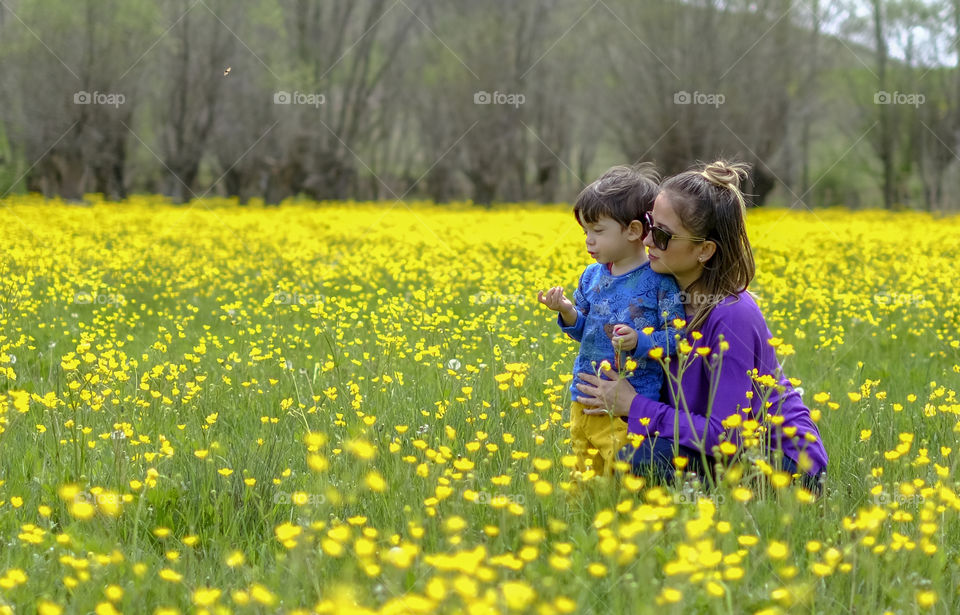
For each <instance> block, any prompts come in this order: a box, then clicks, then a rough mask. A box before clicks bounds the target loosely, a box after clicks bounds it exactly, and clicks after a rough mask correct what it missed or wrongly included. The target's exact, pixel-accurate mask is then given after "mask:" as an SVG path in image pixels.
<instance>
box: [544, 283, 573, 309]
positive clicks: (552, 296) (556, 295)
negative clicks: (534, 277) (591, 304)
mask: <svg viewBox="0 0 960 615" xmlns="http://www.w3.org/2000/svg"><path fill="white" fill-rule="evenodd" d="M537 300H538V301H539V302H540V303H542V304H544V305H545V306H547V307H548V308H550V309H551V310H553V311H554V312H567V313H569V312H570V310H573V309H574V305H573V302H572V301H570V300H569V299H567V298H566V297H565V296H564V294H563V287H562V286H554V287H553V288H551V289H550V290H548V291H547V292H543V291H542V290H541V291H539V292H538V293H537Z"/></svg>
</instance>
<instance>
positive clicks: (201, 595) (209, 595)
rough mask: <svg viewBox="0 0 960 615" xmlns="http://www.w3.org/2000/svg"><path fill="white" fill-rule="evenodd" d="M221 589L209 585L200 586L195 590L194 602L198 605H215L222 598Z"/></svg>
mask: <svg viewBox="0 0 960 615" xmlns="http://www.w3.org/2000/svg"><path fill="white" fill-rule="evenodd" d="M220 593H221V592H220V590H219V589H216V588H209V587H198V588H197V589H195V590H193V603H194V604H195V605H197V606H213V605H214V604H215V603H216V601H217V599H218V598H220Z"/></svg>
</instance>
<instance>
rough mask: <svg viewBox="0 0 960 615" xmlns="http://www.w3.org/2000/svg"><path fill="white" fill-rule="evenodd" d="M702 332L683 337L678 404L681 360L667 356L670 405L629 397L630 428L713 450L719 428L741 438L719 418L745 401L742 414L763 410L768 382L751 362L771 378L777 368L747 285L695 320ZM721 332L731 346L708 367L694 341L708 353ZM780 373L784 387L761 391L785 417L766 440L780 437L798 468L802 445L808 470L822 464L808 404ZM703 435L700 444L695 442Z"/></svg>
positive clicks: (757, 413) (820, 444) (824, 462)
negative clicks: (686, 353)
mask: <svg viewBox="0 0 960 615" xmlns="http://www.w3.org/2000/svg"><path fill="white" fill-rule="evenodd" d="M700 333H702V334H703V337H702V338H701V339H699V340H696V341H694V340H693V339H692V338H690V337H689V336H688V338H687V341H688V342H690V344H691V345H692V346H693V348H694V350H693V351H692V352H691V354H690V357H689V358H688V359H687V361H688V363H687V367H686V370H685V371H684V373H683V377H682V379H681V381H680V395H681V398H682V400H681V401H682V402H683V403H681V404H679V407H680V408H681V410H680V411H679V412H678V411H677V410H676V408H677V407H678V404H677V403H676V391H675V389H676V388H677V387H676V381H677V380H676V379H677V371H678V363H679V362H678V361H677V357H676V356H673V357H671V359H670V372H671V374H672V376H671V378H670V385H669V388H670V398H671V402H672V405H667V404H663V403H660V402H659V401H655V400H651V399H647V398H645V397H642V396H640V395H637V396H636V397H635V398H634V399H633V402H632V404H631V405H630V415H629V417H628V421H627V424H628V429H629V430H630V431H631V432H632V433H639V434H643V435H645V436H653V435H654V434H655V433H656V432H659V437H662V438H667V439H670V440H673V439H674V437H675V434H676V435H677V436H679V437H678V443H679V444H680V445H682V446H687V447H690V448H693V449H696V450H704V451H705V452H706V453H707V455H713V454H714V451H713V447H715V446H717V445H719V443H720V442H721V441H722V440H721V439H720V436H721V434H723V433H724V432H726V433H727V438H726V439H729V440H731V441H733V442H735V443H738V444H739V433H740V430H739V429H731V430H726V429H724V427H723V425H722V424H721V423H722V421H723V420H724V419H726V418H727V417H728V416H730V415H732V414H736V413H737V412H738V410H739V409H740V408H748V407H749V408H751V412H750V413H749V415H748V414H743V413H741V415H740V416H741V418H742V419H744V420H747V419H750V418H755V419H759V418H760V416H761V405H762V404H763V399H764V394H765V392H766V391H767V390H768V388H767V387H764V386H762V385H761V384H759V383H757V382H755V381H754V379H753V378H752V377H751V376H750V374H749V372H751V371H752V370H754V369H756V370H757V375H758V376H763V375H766V374H769V375H772V376H774V378H777V375H778V374H780V371H781V370H780V363H779V361H778V360H777V356H776V351H775V350H774V348H773V347H772V346H771V345H770V344H769V343H767V340H769V339H770V338H771V337H773V336H772V335H771V333H770V329H768V328H767V322H766V320H764V318H763V314H762V313H761V312H760V308H759V307H757V303H756V302H755V301H754V300H753V297H751V296H750V295H749V294H748V293H746V292H742V293H740V294H739V295H738V296H735V297H734V296H731V297H727V298H726V299H724V300H723V301H722V302H721V303H720V304H719V305H717V306H716V307H714V308H713V310H712V311H711V312H710V315H709V316H708V317H707V320H706V322H704V323H703V326H701V327H700ZM721 335H722V336H723V340H724V341H726V342H727V343H728V344H729V345H730V346H729V348H728V349H727V350H726V351H724V352H723V358H722V362H721V365H720V370H719V373H714V372H715V371H716V370H714V369H711V365H712V362H713V361H715V360H716V355H714V354H711V355H710V356H708V357H707V358H704V357H702V356H699V355H698V354H697V353H696V349H697V348H701V347H704V346H706V347H709V348H710V349H711V352H712V353H716V352H718V351H719V350H720V336H721ZM708 361H709V363H708ZM711 380H712V381H713V384H711ZM778 380H779V384H781V385H783V386H785V387H786V388H785V390H784V392H783V393H778V392H777V391H776V390H775V389H774V390H772V392H771V393H770V394H769V397H767V401H768V402H770V403H771V405H770V406H769V409H768V410H767V412H768V414H779V415H782V416H783V419H784V420H783V423H782V425H781V426H780V427H779V428H776V427H773V426H772V425H769V427H773V431H772V434H771V435H772V437H771V446H774V447H776V446H777V445H778V442H779V443H780V444H779V445H780V446H782V450H783V453H784V455H786V456H787V457H789V458H791V459H793V460H794V461H796V462H798V467H801V468H802V467H803V464H801V463H800V457H801V452H805V453H806V456H807V457H808V458H809V461H810V465H809V469H808V472H809V473H810V474H816V473H817V472H819V471H820V470H822V469H824V468H826V466H827V452H826V450H824V448H823V442H822V440H821V438H820V432H819V431H818V430H817V426H816V425H815V424H814V422H813V421H812V420H811V419H810V411H809V410H808V409H807V407H806V406H805V405H804V403H803V399H802V398H801V397H800V393H799V392H797V390H796V389H794V387H793V386H792V385H791V384H790V383H789V381H788V380H787V379H786V378H785V377H782V375H781V376H780V377H779V378H778ZM748 391H753V399H752V400H748V399H747V392H748ZM711 397H712V399H713V401H712V407H713V411H712V412H711V413H710V416H709V418H708V417H707V408H708V407H709V406H710V399H711ZM684 408H685V409H686V411H685V410H684ZM641 419H649V422H648V423H647V424H646V425H644V424H643V423H642V422H641ZM786 427H795V428H796V433H795V434H794V435H793V437H787V436H786V435H785V434H784V433H783V431H782V430H783V428H786ZM805 434H813V436H815V437H816V440H815V441H812V442H811V441H809V440H808V439H807V437H806V436H805ZM701 441H702V444H703V448H701V446H700V444H698V442H701ZM800 471H802V470H800Z"/></svg>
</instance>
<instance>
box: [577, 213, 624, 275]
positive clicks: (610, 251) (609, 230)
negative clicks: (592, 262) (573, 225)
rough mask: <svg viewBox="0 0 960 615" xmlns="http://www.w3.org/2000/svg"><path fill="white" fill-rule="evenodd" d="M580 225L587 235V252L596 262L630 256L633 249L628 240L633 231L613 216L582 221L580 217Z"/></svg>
mask: <svg viewBox="0 0 960 615" xmlns="http://www.w3.org/2000/svg"><path fill="white" fill-rule="evenodd" d="M580 226H582V227H583V232H584V234H586V236H587V237H586V243H587V252H589V253H590V256H592V257H593V258H595V259H596V260H597V262H598V263H604V264H607V263H613V262H615V261H618V260H621V259H624V258H627V257H629V256H631V255H632V254H633V252H634V250H635V244H634V243H633V242H632V241H631V240H630V237H632V235H633V233H631V231H630V229H629V228H623V227H621V226H620V223H619V222H617V221H616V220H614V219H613V218H607V217H601V218H599V219H598V220H597V221H596V222H584V221H583V219H582V218H581V219H580Z"/></svg>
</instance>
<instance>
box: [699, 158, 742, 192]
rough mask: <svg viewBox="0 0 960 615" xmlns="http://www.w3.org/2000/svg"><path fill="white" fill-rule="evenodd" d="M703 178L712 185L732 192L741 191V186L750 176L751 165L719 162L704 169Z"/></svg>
mask: <svg viewBox="0 0 960 615" xmlns="http://www.w3.org/2000/svg"><path fill="white" fill-rule="evenodd" d="M702 173H703V176H704V177H706V178H707V180H708V181H709V182H710V183H713V184H716V185H718V186H721V187H723V188H729V189H731V190H736V191H739V190H740V185H741V183H743V182H744V181H746V179H747V177H748V176H749V174H750V165H748V164H747V163H745V162H727V161H725V160H717V161H716V162H711V163H710V164H708V165H707V166H705V167H704V169H703V171H702Z"/></svg>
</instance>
